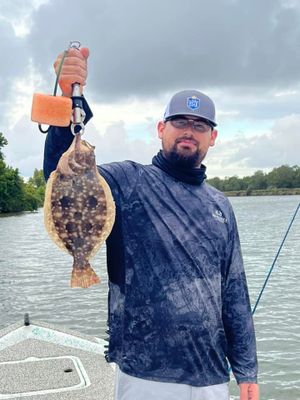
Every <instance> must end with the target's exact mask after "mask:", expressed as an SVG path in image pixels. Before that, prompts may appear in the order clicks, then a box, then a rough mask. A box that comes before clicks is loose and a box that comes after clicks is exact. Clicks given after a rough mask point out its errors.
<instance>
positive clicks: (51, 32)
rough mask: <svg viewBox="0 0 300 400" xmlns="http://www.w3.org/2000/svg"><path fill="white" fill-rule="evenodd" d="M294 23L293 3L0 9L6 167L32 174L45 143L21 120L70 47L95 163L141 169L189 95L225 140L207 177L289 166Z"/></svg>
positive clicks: (91, 1)
mask: <svg viewBox="0 0 300 400" xmlns="http://www.w3.org/2000/svg"><path fill="white" fill-rule="evenodd" d="M299 22H300V3H299V2H298V1H296V0H265V1H263V2H262V1H261V0H253V1H251V2H247V3H245V2H244V1H242V0H211V1H210V2H204V1H199V0H187V1H185V2H183V1H182V0H166V1H161V0H152V1H151V2H140V1H138V0H122V1H115V2H111V1H109V0H97V1H96V0H86V1H85V2H81V1H79V0H64V1H59V0H16V1H14V2H13V3H12V2H11V1H8V0H2V1H1V2H0V34H1V42H0V51H1V55H2V60H1V64H0V90H1V99H0V106H1V111H2V112H1V114H0V123H1V129H0V131H1V132H3V133H4V134H5V136H6V137H7V138H8V140H9V145H8V147H7V149H5V150H7V151H5V153H7V161H8V160H9V161H10V163H11V165H13V166H18V167H19V168H20V170H21V172H22V173H23V174H25V175H26V176H28V175H30V174H31V173H32V172H33V169H34V168H35V167H37V168H39V167H40V166H41V157H42V151H43V140H44V138H43V137H42V135H41V134H39V133H38V131H37V129H36V126H35V125H34V124H32V123H31V122H30V107H31V97H32V93H33V92H43V93H51V92H52V91H53V86H54V81H55V76H54V71H53V62H54V60H55V58H56V56H57V54H58V53H60V52H61V51H62V50H64V49H65V48H66V47H67V46H68V43H69V41H70V40H80V41H81V42H82V44H83V45H85V46H88V47H89V48H90V50H91V55H90V59H89V76H88V84H87V87H86V88H85V95H86V97H87V99H88V101H89V102H90V104H91V105H92V109H93V111H94V115H95V117H94V119H93V123H92V124H91V125H89V128H88V131H87V135H88V136H89V137H91V138H92V139H95V144H96V146H97V147H96V151H97V154H98V152H99V156H101V157H102V158H103V161H105V162H106V161H111V160H113V159H126V158H131V159H134V160H137V161H141V162H146V163H147V162H150V161H151V158H152V155H153V154H154V153H155V152H156V150H157V148H159V141H158V140H157V139H156V137H155V135H156V134H155V132H156V128H155V122H156V121H157V120H158V119H160V118H161V115H162V114H163V110H164V107H165V105H166V103H167V101H168V99H169V98H170V96H171V95H172V94H173V93H174V92H176V91H177V90H181V89H186V88H198V89H200V90H203V91H204V92H206V93H207V94H208V95H210V96H211V97H212V98H213V99H214V100H215V103H216V107H217V120H218V123H219V128H220V132H221V131H222V129H224V130H225V131H226V134H224V136H223V137H222V135H221V134H220V140H219V141H218V142H217V145H216V147H215V148H213V149H211V151H210V153H209V155H208V158H207V163H208V162H209V165H210V171H212V172H215V173H216V175H218V174H219V175H220V176H221V175H222V174H223V173H226V174H228V175H233V174H234V171H237V172H236V173H237V174H239V175H243V174H247V173H249V172H250V171H251V170H252V169H254V168H272V167H273V166H275V165H278V163H281V160H282V162H287V163H289V164H292V163H299V160H298V161H297V154H295V149H296V148H297V146H299V143H298V139H297V137H299V135H296V134H295V135H294V136H292V134H291V133H290V131H287V130H286V129H285V126H287V125H289V124H291V123H292V122H291V121H292V119H293V118H294V124H295V129H298V127H296V126H298V125H297V124H298V122H297V121H296V120H297V118H298V117H297V113H299V103H300V69H299V65H300V62H299V61H300V59H299V58H300V52H299V51H298V47H299V46H298V44H299V42H300V23H299ZM293 114H295V115H294V117H292V115H293ZM285 118H287V119H286V120H285ZM276 121H277V122H276ZM282 121H285V124H286V125H281V124H282V123H283V122H282ZM295 121H296V122H295ZM293 126H294V125H293ZM90 127H93V130H91V128H90ZM251 127H252V128H251ZM270 127H272V128H270ZM230 129H232V131H231V132H229V131H230ZM266 130H268V132H265V131H266ZM139 132H141V134H142V135H145V137H144V136H140V135H139ZM227 132H229V133H228V135H227ZM240 132H244V134H241V133H240ZM281 132H284V135H282V134H281ZM93 135H95V137H94V136H93ZM237 135H240V136H237ZM233 136H234V139H232V137H233ZM283 138H289V142H290V143H292V145H290V147H289V145H288V143H286V142H284V139H283ZM98 143H99V144H98ZM98 146H99V149H98ZM102 146H103V151H102V152H101V147H102ZM284 160H285V161H284ZM211 161H212V162H211ZM224 171H225V172H224Z"/></svg>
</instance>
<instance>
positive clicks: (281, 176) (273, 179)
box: [267, 165, 295, 188]
mask: <svg viewBox="0 0 300 400" xmlns="http://www.w3.org/2000/svg"><path fill="white" fill-rule="evenodd" d="M267 179H268V186H269V187H275V188H292V187H295V186H294V180H295V170H294V169H293V168H292V167H289V166H288V165H282V166H281V167H278V168H274V169H273V170H272V171H271V172H269V173H268V175H267Z"/></svg>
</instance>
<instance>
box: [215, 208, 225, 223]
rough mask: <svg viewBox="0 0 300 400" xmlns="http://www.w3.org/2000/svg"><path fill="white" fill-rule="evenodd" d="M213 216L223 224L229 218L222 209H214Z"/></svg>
mask: <svg viewBox="0 0 300 400" xmlns="http://www.w3.org/2000/svg"><path fill="white" fill-rule="evenodd" d="M212 216H213V217H214V219H216V220H217V221H219V222H222V224H226V223H227V218H225V217H224V214H223V213H222V211H221V210H214V212H213V213H212Z"/></svg>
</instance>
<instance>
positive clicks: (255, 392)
mask: <svg viewBox="0 0 300 400" xmlns="http://www.w3.org/2000/svg"><path fill="white" fill-rule="evenodd" d="M239 387H240V400H259V387H258V384H257V383H240V384H239Z"/></svg>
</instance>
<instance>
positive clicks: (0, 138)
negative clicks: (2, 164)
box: [0, 132, 7, 160]
mask: <svg viewBox="0 0 300 400" xmlns="http://www.w3.org/2000/svg"><path fill="white" fill-rule="evenodd" d="M6 145H7V140H6V138H5V137H4V135H3V133H2V132H0V160H4V154H3V153H2V148H3V147H4V146H6Z"/></svg>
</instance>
